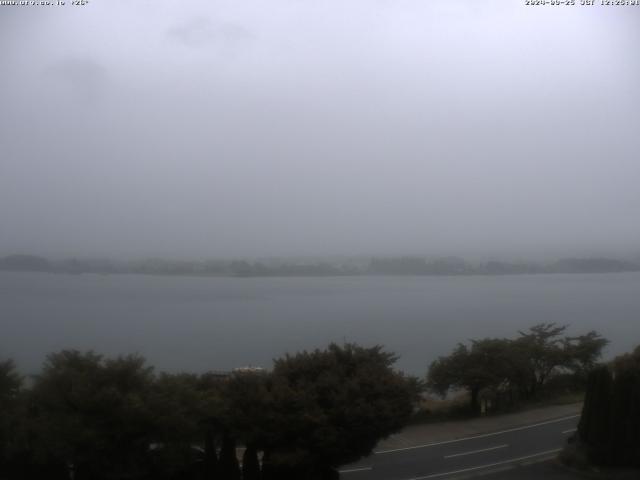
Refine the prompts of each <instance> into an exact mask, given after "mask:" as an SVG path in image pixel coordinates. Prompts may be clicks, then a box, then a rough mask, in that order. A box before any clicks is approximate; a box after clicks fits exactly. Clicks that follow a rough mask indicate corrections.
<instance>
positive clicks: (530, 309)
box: [0, 272, 640, 375]
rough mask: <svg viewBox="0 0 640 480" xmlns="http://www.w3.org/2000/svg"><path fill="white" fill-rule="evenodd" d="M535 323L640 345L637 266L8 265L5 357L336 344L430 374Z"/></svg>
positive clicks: (241, 359)
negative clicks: (271, 273)
mask: <svg viewBox="0 0 640 480" xmlns="http://www.w3.org/2000/svg"><path fill="white" fill-rule="evenodd" d="M539 322H558V323H567V324H570V325H571V332H572V333H580V332H586V331H588V330H591V329H596V330H598V331H599V332H601V333H602V334H603V335H604V336H605V337H607V338H608V339H610V340H611V342H612V343H611V345H610V347H609V348H608V350H607V356H611V355H614V354H617V353H620V352H623V351H626V350H629V349H631V348H632V347H633V346H635V345H637V344H639V343H640V274H638V273H624V274H622V273H621V274H599V275H514V276H495V277H489V276H484V277H481V276H478V277H340V278H193V277H152V276H141V275H140V276H138V275H60V274H38V273H6V272H1V273H0V327H1V330H0V359H2V358H4V357H12V358H14V359H15V360H16V362H17V363H18V364H19V366H20V368H21V369H22V370H23V371H25V372H34V371H37V370H38V368H39V366H40V364H41V363H42V361H43V359H44V356H45V355H46V353H48V352H52V351H56V350H59V349H62V348H78V349H94V350H96V351H98V352H101V353H107V354H116V353H130V352H139V353H141V354H143V355H145V356H146V357H147V358H148V359H149V361H150V362H151V363H152V364H154V365H155V366H156V367H157V368H158V369H161V370H169V371H180V370H193V371H204V370H208V369H216V370H225V369H230V368H233V367H237V366H244V365H260V366H265V367H269V366H270V365H271V360H272V359H273V358H274V357H276V356H279V355H281V354H283V353H285V352H295V351H297V350H300V349H310V348H315V347H324V346H325V345H326V344H327V343H328V342H330V341H337V342H342V341H344V340H346V341H353V342H357V343H360V344H363V345H372V344H383V345H385V346H386V347H387V348H388V349H389V350H392V351H395V352H397V353H398V354H399V355H400V356H401V358H400V360H399V361H398V364H397V366H398V367H399V368H401V369H404V370H406V371H408V372H410V373H413V374H420V375H422V374H423V373H424V372H425V371H426V368H427V366H428V364H429V362H430V361H431V360H433V359H434V358H435V357H437V356H438V355H442V354H446V353H447V352H449V351H450V349H451V348H453V347H454V345H455V344H456V343H457V342H458V341H464V340H466V339H469V338H480V337H485V336H512V335H514V334H516V332H517V330H518V329H523V328H526V327H528V326H531V325H533V324H535V323H539Z"/></svg>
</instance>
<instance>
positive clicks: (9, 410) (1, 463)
mask: <svg viewBox="0 0 640 480" xmlns="http://www.w3.org/2000/svg"><path fill="white" fill-rule="evenodd" d="M21 389H22V377H21V376H20V375H19V374H18V372H17V371H16V368H15V364H14V363H13V361H12V360H6V361H3V362H0V478H2V476H3V475H7V474H8V470H9V469H10V465H9V463H10V462H11V459H12V458H13V456H14V455H15V454H16V452H17V451H19V450H20V448H21V446H20V442H19V438H20V437H21V435H22V433H23V432H22V431H20V430H21V427H22V425H21V418H20V417H22V414H23V411H22V405H21V403H20V394H21Z"/></svg>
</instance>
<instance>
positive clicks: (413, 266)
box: [0, 254, 640, 277]
mask: <svg viewBox="0 0 640 480" xmlns="http://www.w3.org/2000/svg"><path fill="white" fill-rule="evenodd" d="M0 271H23V272H49V273H67V274H81V273H97V274H143V275H195V276H219V277H302V276H310V277H332V276H345V275H409V276H411V275H415V276H424V275H432V276H433V275H436V276H437V275H513V274H539V273H607V272H637V271H640V264H639V263H638V262H637V261H629V260H618V259H612V258H563V259H560V260H557V261H554V262H550V263H541V262H522V261H521V262H507V261H498V260H490V261H486V262H468V261H465V260H463V259H461V258H458V257H442V258H433V259H427V258H424V257H389V258H371V259H368V260H364V259H360V258H357V259H346V260H340V261H330V260H321V261H314V260H310V259H300V260H292V259H287V260H283V259H279V260H274V259H270V260H247V259H236V260H203V261H190V260H166V259H158V258H156V259H144V260H131V261H115V260H107V259H83V258H68V259H64V260H50V259H47V258H44V257H40V256H37V255H23V254H20V255H9V256H6V257H0Z"/></svg>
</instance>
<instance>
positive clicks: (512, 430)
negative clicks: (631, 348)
mask: <svg viewBox="0 0 640 480" xmlns="http://www.w3.org/2000/svg"><path fill="white" fill-rule="evenodd" d="M579 416H580V415H570V416H568V417H562V418H557V419H555V420H547V421H546V422H540V423H535V424H533V425H526V426H524V427H516V428H509V429H507V430H502V431H500V432H492V433H483V434H481V435H474V436H471V437H464V438H457V439H455V440H445V441H444V442H433V443H426V444H424V445H415V446H413V447H404V448H392V449H390V450H379V451H377V452H373V453H375V454H376V455H382V454H384V453H394V452H403V451H405V450H416V449H418V448H427V447H435V446H436V445H447V444H449V443H456V442H464V441H466V440H475V439H477V438H487V437H493V436H495V435H502V434H503V433H510V432H519V431H520V430H527V429H529V428H535V427H541V426H543V425H550V424H552V423H560V422H564V421H566V420H571V419H572V418H578V417H579Z"/></svg>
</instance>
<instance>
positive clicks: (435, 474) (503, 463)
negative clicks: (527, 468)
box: [408, 448, 562, 480]
mask: <svg viewBox="0 0 640 480" xmlns="http://www.w3.org/2000/svg"><path fill="white" fill-rule="evenodd" d="M561 450H562V449H561V448H556V449H555V450H547V451H546V452H540V453H534V454H532V455H526V456H524V457H518V458H511V459H509V460H503V461H502V462H495V463H488V464H486V465H479V466H477V467H470V468H463V469H462V470H453V471H451V472H443V473H434V474H432V475H425V476H423V477H412V478H410V479H408V480H426V479H428V478H438V477H446V476H447V475H456V474H458V473H465V472H472V471H474V470H481V469H483V468H491V467H497V466H499V465H506V464H509V463H515V462H521V461H522V460H528V459H530V458H535V457H542V456H543V455H551V454H552V453H558V452H559V451H561Z"/></svg>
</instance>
